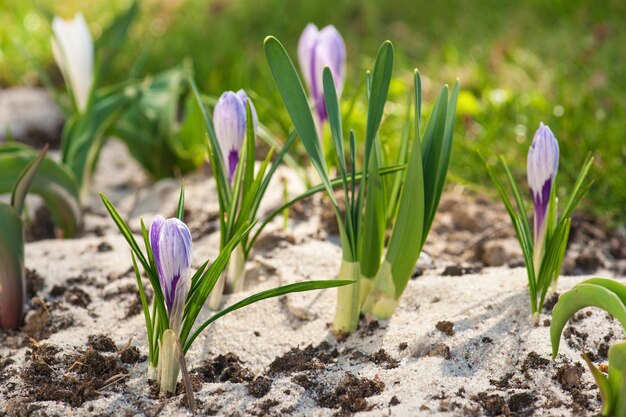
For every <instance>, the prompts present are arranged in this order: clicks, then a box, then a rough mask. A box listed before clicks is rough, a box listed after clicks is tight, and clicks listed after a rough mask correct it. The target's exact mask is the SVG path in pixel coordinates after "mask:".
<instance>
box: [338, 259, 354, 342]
mask: <svg viewBox="0 0 626 417" xmlns="http://www.w3.org/2000/svg"><path fill="white" fill-rule="evenodd" d="M360 277H361V268H360V265H359V262H358V261H356V262H349V261H346V260H345V259H342V261H341V268H340V269H339V277H338V279H340V280H352V281H356V282H355V283H354V284H350V285H346V286H343V287H339V288H338V289H337V310H336V311H335V322H334V324H333V330H335V331H336V332H339V333H351V332H353V331H355V330H356V328H357V327H358V325H359V313H360V303H359V301H360V293H359V280H360Z"/></svg>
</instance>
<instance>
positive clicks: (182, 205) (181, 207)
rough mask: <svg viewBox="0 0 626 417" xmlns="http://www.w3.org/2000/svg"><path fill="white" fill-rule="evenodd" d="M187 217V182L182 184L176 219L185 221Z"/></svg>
mask: <svg viewBox="0 0 626 417" xmlns="http://www.w3.org/2000/svg"><path fill="white" fill-rule="evenodd" d="M184 217H185V180H183V181H181V183H180V195H179V196H178V208H177V209H176V218H177V219H178V220H180V221H181V222H182V221H183V218H184Z"/></svg>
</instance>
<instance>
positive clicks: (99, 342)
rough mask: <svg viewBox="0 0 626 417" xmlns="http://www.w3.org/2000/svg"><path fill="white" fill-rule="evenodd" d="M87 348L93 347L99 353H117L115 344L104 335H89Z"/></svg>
mask: <svg viewBox="0 0 626 417" xmlns="http://www.w3.org/2000/svg"><path fill="white" fill-rule="evenodd" d="M87 346H91V347H92V348H94V349H95V350H97V351H98V352H116V351H117V347H115V342H113V340H111V338H110V337H108V336H105V335H103V334H97V335H93V334H92V335H89V337H88V338H87Z"/></svg>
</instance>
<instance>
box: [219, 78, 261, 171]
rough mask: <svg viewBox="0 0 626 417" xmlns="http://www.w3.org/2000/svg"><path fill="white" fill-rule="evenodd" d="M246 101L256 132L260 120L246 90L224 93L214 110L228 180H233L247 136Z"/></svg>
mask: <svg viewBox="0 0 626 417" xmlns="http://www.w3.org/2000/svg"><path fill="white" fill-rule="evenodd" d="M246 102H248V103H250V111H251V112H252V121H253V123H254V132H255V134H256V131H257V128H258V124H259V120H258V116H257V113H256V109H255V107H254V104H253V103H252V100H250V98H249V97H248V95H247V94H246V92H245V91H244V90H239V91H237V93H233V92H232V91H227V92H225V93H223V94H222V95H221V96H220V98H219V100H218V101H217V104H216V105H215V110H214V112H213V120H214V123H215V134H216V135H217V140H218V142H219V145H220V149H221V151H222V159H223V160H224V164H225V167H224V168H225V169H226V174H227V175H228V181H229V182H232V180H233V177H234V175H235V171H236V169H237V165H238V164H239V158H240V157H241V148H242V146H243V142H244V138H245V136H246Z"/></svg>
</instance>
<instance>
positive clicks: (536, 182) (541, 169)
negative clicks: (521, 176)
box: [527, 123, 559, 244]
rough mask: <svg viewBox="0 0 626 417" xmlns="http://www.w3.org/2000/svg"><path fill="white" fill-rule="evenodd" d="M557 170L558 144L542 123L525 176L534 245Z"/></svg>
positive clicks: (530, 151)
mask: <svg viewBox="0 0 626 417" xmlns="http://www.w3.org/2000/svg"><path fill="white" fill-rule="evenodd" d="M558 169H559V144H558V142H557V140H556V137H554V134H553V133H552V131H551V130H550V128H549V127H548V126H546V125H544V124H543V123H541V124H540V125H539V129H537V132H535V136H534V138H533V143H532V145H530V149H529V150H528V161H527V175H528V185H529V187H530V194H531V197H532V199H533V204H534V206H535V243H536V244H537V242H539V241H540V240H541V239H542V236H543V231H544V223H545V219H546V214H547V212H548V205H549V203H550V195H551V194H552V187H553V186H554V179H555V178H556V173H557V171H558Z"/></svg>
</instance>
